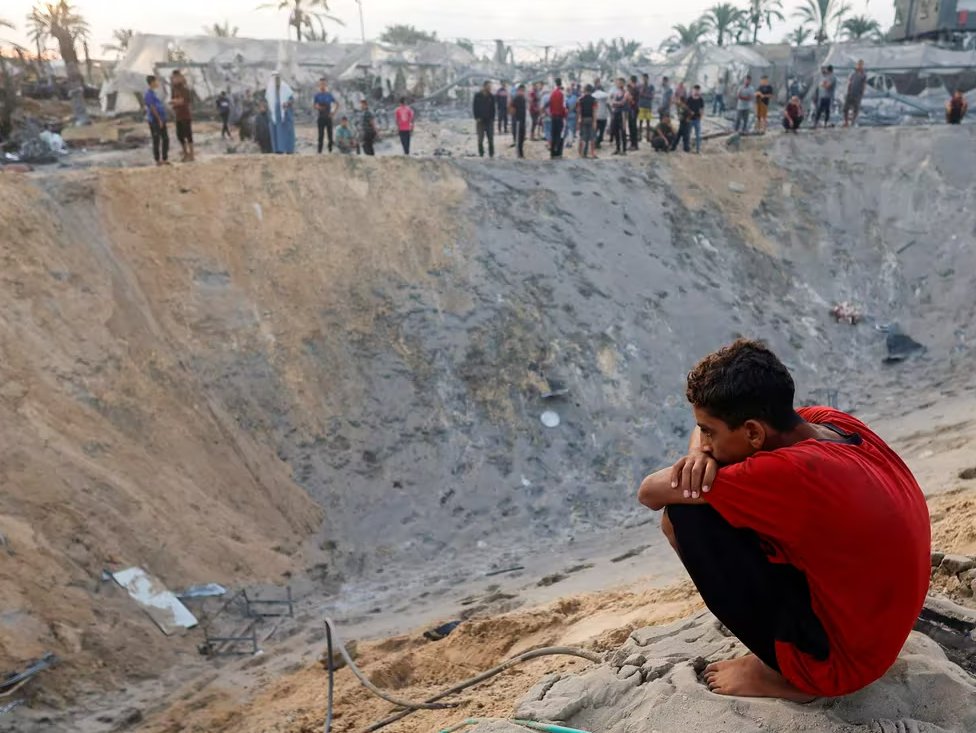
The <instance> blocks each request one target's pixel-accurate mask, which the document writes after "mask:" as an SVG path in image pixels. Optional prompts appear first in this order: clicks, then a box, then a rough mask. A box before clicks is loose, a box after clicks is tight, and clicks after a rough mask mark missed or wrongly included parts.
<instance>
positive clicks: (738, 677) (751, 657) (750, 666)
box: [705, 654, 816, 702]
mask: <svg viewBox="0 0 976 733" xmlns="http://www.w3.org/2000/svg"><path fill="white" fill-rule="evenodd" d="M705 684H707V685H708V689H709V690H711V691H712V692H714V693H717V694H719V695H735V696H738V697H778V698H781V699H783V700H791V701H793V702H810V701H811V700H814V699H816V698H815V697H814V696H813V695H808V694H806V693H805V692H801V691H800V690H798V689H796V688H795V687H794V686H793V685H791V684H790V683H789V682H787V681H786V678H785V677H783V675H781V674H780V673H779V672H777V671H776V670H775V669H772V668H770V667H767V666H766V665H765V664H763V663H762V661H761V660H760V659H759V657H757V656H756V655H755V654H747V655H746V656H744V657H738V658H736V659H730V660H728V661H726V662H713V663H712V664H709V665H708V666H707V667H705Z"/></svg>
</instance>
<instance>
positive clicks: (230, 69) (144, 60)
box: [101, 35, 487, 114]
mask: <svg viewBox="0 0 976 733" xmlns="http://www.w3.org/2000/svg"><path fill="white" fill-rule="evenodd" d="M479 65H481V64H479V62H478V61H477V60H476V59H475V57H474V55H472V54H471V53H470V52H468V51H467V50H466V49H464V48H462V47H461V46H458V45H457V44H455V43H447V42H426V43H418V44H415V45H410V46H389V45H386V44H380V43H365V44H360V43H356V44H341V43H297V42H294V41H276V40H262V39H254V38H216V37H212V36H194V37H177V36H161V35H138V36H136V37H134V38H133V39H132V41H131V43H130V45H129V49H128V51H127V52H126V55H125V57H124V58H123V59H122V60H121V61H119V63H118V65H117V66H116V69H115V72H114V73H113V75H112V78H110V79H109V80H107V81H106V82H105V84H103V86H102V91H101V105H102V110H103V111H104V112H106V113H110V114H111V113H124V112H136V111H138V110H139V109H141V105H142V102H141V95H142V93H143V92H144V91H145V88H146V76H147V75H148V74H156V75H157V76H160V77H161V78H162V80H163V81H164V83H165V81H166V79H167V78H168V77H169V73H170V72H171V71H172V70H173V69H177V68H178V69H182V70H183V71H184V73H185V74H186V76H187V77H188V78H189V82H190V86H191V87H192V88H193V89H194V90H195V92H196V94H197V96H198V97H200V98H201V99H211V98H213V97H216V96H217V94H218V93H219V92H221V91H227V92H229V93H231V94H232V95H234V94H241V93H244V92H246V91H247V90H256V89H263V88H264V87H265V85H266V84H267V82H268V76H269V75H270V74H271V72H272V71H280V72H281V73H282V75H283V76H285V77H286V78H287V80H288V82H289V83H290V84H291V85H292V87H293V88H294V89H295V90H296V92H297V93H298V94H299V95H300V96H301V95H302V94H310V93H311V92H312V91H313V90H314V89H315V86H316V84H317V83H318V80H319V79H320V78H321V77H326V78H327V79H329V81H330V82H332V83H333V84H336V85H341V86H343V87H344V88H345V89H347V90H348V91H351V92H355V93H358V94H368V95H370V96H374V97H386V96H391V95H395V94H404V93H407V94H410V95H411V96H413V97H423V96H425V95H428V94H430V93H431V92H432V91H435V90H437V89H440V88H443V87H446V86H449V85H451V84H452V83H454V82H455V81H457V80H458V79H460V78H461V77H464V76H468V75H472V74H473V72H474V71H476V70H477V67H478V66H479ZM481 73H482V75H483V74H485V73H487V72H484V71H482V72H481ZM164 91H168V90H165V87H164Z"/></svg>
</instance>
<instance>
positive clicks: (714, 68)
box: [653, 44, 771, 91]
mask: <svg viewBox="0 0 976 733" xmlns="http://www.w3.org/2000/svg"><path fill="white" fill-rule="evenodd" d="M770 66H771V64H770V63H769V61H768V60H766V58H765V57H764V56H762V55H761V54H759V53H758V52H756V51H754V50H753V49H751V48H749V47H747V46H710V45H705V44H700V45H696V46H689V47H687V48H683V49H680V50H678V51H675V52H674V53H672V54H669V55H668V57H667V58H666V59H665V60H664V61H663V62H661V63H659V64H655V65H654V67H653V69H654V73H655V75H656V76H658V77H661V76H667V77H669V78H670V79H671V80H672V82H680V81H683V82H684V83H685V84H686V85H688V86H692V85H694V84H701V86H702V89H704V90H706V91H710V90H712V89H714V87H715V85H716V84H717V83H719V82H721V81H722V80H726V82H727V84H728V85H729V86H734V85H735V84H736V83H737V82H738V81H739V80H740V79H742V78H743V77H744V76H745V75H746V74H753V75H755V74H760V73H762V72H763V71H765V70H767V69H769V68H770Z"/></svg>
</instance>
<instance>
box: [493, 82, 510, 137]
mask: <svg viewBox="0 0 976 733" xmlns="http://www.w3.org/2000/svg"><path fill="white" fill-rule="evenodd" d="M495 118H496V119H497V120H498V132H500V133H501V132H508V88H507V87H506V86H505V82H502V85H501V86H500V87H499V88H498V91H497V92H495Z"/></svg>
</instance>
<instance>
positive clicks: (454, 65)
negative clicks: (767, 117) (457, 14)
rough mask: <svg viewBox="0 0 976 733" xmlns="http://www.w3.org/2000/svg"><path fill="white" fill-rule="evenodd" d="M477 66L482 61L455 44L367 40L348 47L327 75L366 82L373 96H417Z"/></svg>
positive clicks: (337, 80) (350, 82) (355, 83)
mask: <svg viewBox="0 0 976 733" xmlns="http://www.w3.org/2000/svg"><path fill="white" fill-rule="evenodd" d="M478 66H483V64H481V63H479V62H478V61H477V59H476V58H475V57H474V55H473V54H471V53H470V52H469V51H467V50H466V49H464V48H461V47H460V46H458V45H457V44H455V43H441V42H437V41H428V42H423V43H417V44H412V45H409V46H389V45H386V44H380V43H373V42H370V43H364V44H356V45H353V46H350V47H349V49H348V51H347V53H346V54H345V55H344V56H343V58H341V59H340V60H339V62H338V63H337V64H336V65H335V68H333V69H332V71H331V74H330V77H331V78H332V79H333V80H334V82H335V83H336V84H339V85H342V84H346V85H353V86H359V87H362V86H363V85H364V84H368V87H369V89H371V90H373V93H374V96H382V97H389V96H399V95H402V94H406V95H409V96H411V97H415V98H419V97H424V96H427V95H428V94H430V93H431V92H432V91H433V90H435V89H438V88H441V87H444V86H447V85H450V84H452V83H453V82H455V81H457V80H459V79H460V78H461V77H462V76H466V75H469V74H471V73H473V72H474V71H475V69H476V67H478ZM482 75H483V73H482ZM377 88H379V89H381V92H380V93H377V92H376V90H377Z"/></svg>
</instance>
